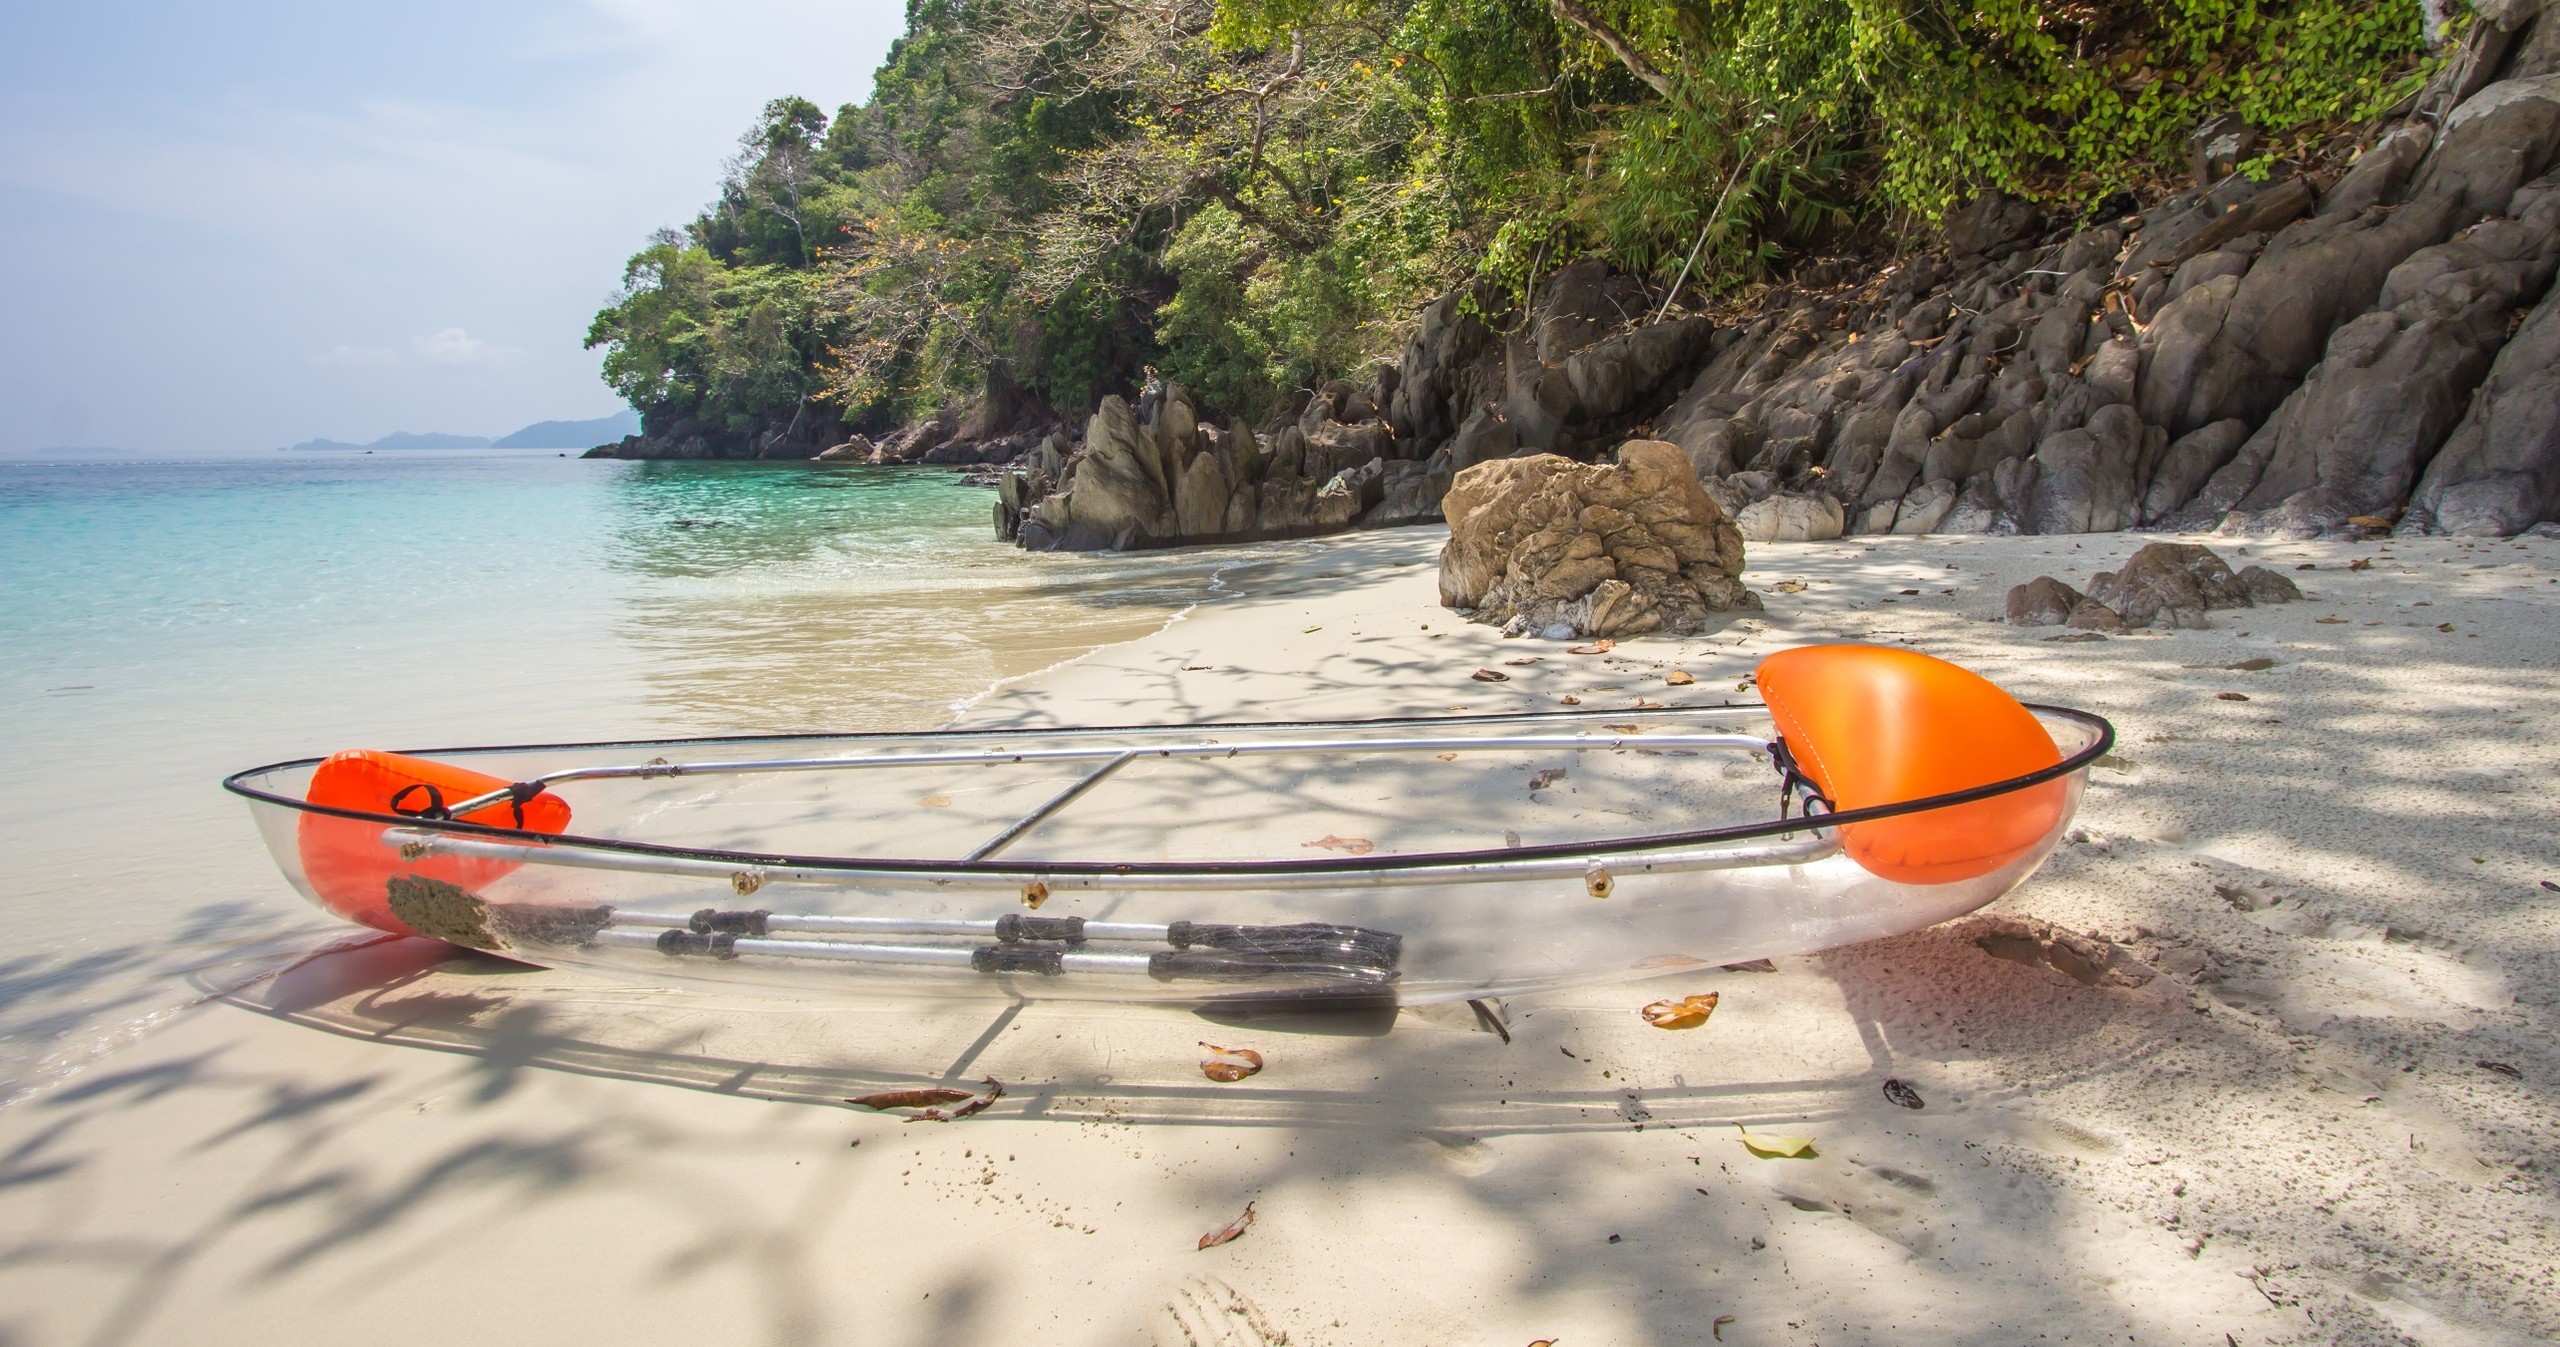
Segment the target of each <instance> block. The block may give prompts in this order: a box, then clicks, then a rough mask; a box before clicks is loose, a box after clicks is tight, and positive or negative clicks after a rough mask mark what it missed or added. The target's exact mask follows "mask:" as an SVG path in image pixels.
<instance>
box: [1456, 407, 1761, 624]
mask: <svg viewBox="0 0 2560 1347" xmlns="http://www.w3.org/2000/svg"><path fill="white" fill-rule="evenodd" d="M1617 459H1618V461H1617V462H1616V463H1615V464H1582V463H1576V462H1574V461H1573V460H1571V459H1568V458H1565V457H1562V456H1561V455H1557V454H1535V455H1531V456H1529V457H1527V458H1513V459H1506V460H1503V461H1500V462H1495V463H1482V464H1478V465H1476V466H1473V467H1470V468H1466V469H1464V470H1462V471H1460V472H1459V473H1458V475H1457V480H1456V481H1455V482H1454V483H1453V484H1452V485H1451V487H1450V488H1449V494H1448V497H1447V499H1446V501H1445V506H1446V509H1447V511H1448V516H1449V542H1448V544H1447V545H1446V546H1445V547H1443V548H1442V549H1441V551H1440V602H1441V604H1442V605H1443V606H1445V607H1449V608H1455V609H1458V610H1460V611H1461V612H1463V613H1465V614H1466V616H1467V617H1468V618H1469V619H1470V620H1472V621H1476V622H1485V623H1491V624H1493V625H1496V626H1500V627H1502V628H1503V630H1504V632H1505V633H1506V634H1509V635H1522V634H1531V633H1534V634H1536V635H1540V636H1545V637H1548V638H1550V639H1554V640H1563V639H1566V638H1569V637H1577V636H1611V637H1615V636H1631V635H1636V634H1638V633H1642V632H1649V631H1664V630H1668V631H1674V632H1694V631H1696V630H1698V629H1699V628H1701V627H1703V626H1705V625H1706V622H1707V617H1708V615H1709V614H1711V613H1718V612H1724V611H1727V610H1730V609H1735V608H1758V607H1759V606H1760V596H1759V595H1757V594H1754V593H1752V592H1751V591H1750V590H1749V589H1748V588H1746V587H1744V585H1743V584H1742V581H1741V579H1740V576H1741V574H1742V534H1741V532H1740V531H1739V530H1737V529H1736V528H1734V526H1733V523H1732V521H1731V520H1728V519H1726V518H1725V514H1724V510H1723V509H1722V507H1720V506H1718V505H1717V504H1716V503H1715V499H1714V498H1713V497H1711V496H1709V495H1708V494H1707V493H1706V491H1705V490H1704V489H1703V488H1701V487H1700V486H1699V485H1698V480H1697V475H1696V474H1695V473H1694V472H1692V471H1691V470H1690V467H1689V460H1688V459H1687V457H1686V456H1684V455H1683V454H1682V453H1681V452H1680V450H1679V447H1678V446H1676V445H1670V444H1665V443H1662V442H1661V441H1659V440H1635V441H1631V442H1629V443H1628V444H1626V445H1625V446H1623V447H1622V448H1620V449H1619V450H1618V455H1617Z"/></svg>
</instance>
